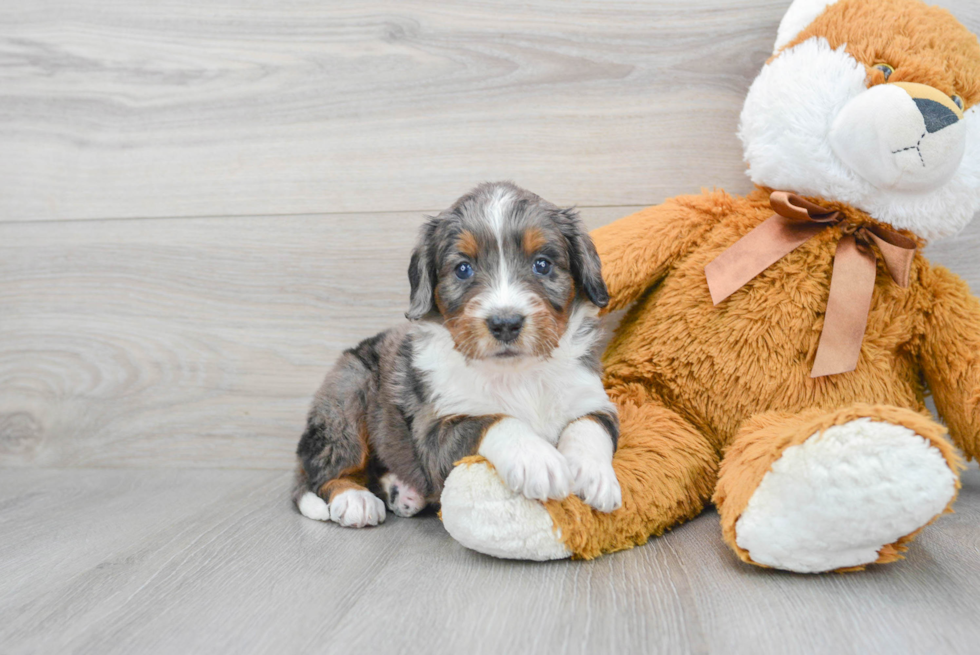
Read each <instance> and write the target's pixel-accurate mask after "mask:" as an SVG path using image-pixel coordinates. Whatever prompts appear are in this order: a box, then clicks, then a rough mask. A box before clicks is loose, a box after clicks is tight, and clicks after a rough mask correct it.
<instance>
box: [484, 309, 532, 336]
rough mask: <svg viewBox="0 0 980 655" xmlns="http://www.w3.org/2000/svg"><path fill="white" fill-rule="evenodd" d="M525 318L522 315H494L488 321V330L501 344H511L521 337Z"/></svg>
mask: <svg viewBox="0 0 980 655" xmlns="http://www.w3.org/2000/svg"><path fill="white" fill-rule="evenodd" d="M523 327H524V317H523V316H521V315H520V314H514V313H509V314H494V315H493V316H491V317H490V318H488V319H487V329H488V330H490V334H492V335H493V338H494V339H496V340H497V341H499V342H501V343H511V342H513V341H515V340H516V339H517V337H519V336H520V335H521V329H522V328H523Z"/></svg>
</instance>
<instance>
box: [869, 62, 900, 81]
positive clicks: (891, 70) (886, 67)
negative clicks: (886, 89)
mask: <svg viewBox="0 0 980 655" xmlns="http://www.w3.org/2000/svg"><path fill="white" fill-rule="evenodd" d="M873 68H876V69H878V70H880V71H881V72H882V73H883V74H884V76H885V81H886V82H887V81H888V78H889V77H891V76H892V73H894V72H895V69H894V68H892V67H891V66H889V65H888V64H875V65H874V66H873Z"/></svg>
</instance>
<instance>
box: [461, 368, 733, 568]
mask: <svg viewBox="0 0 980 655" xmlns="http://www.w3.org/2000/svg"><path fill="white" fill-rule="evenodd" d="M609 395H610V397H611V398H612V399H613V401H614V402H616V404H617V405H618V407H619V421H620V438H619V447H618V449H617V451H616V455H615V457H614V458H613V468H614V469H615V471H616V476H617V478H618V479H619V483H620V486H621V488H622V494H623V504H622V507H620V508H619V509H618V510H616V511H614V512H611V513H608V514H607V513H603V512H598V511H596V510H594V509H592V508H591V507H589V506H588V505H586V504H585V503H583V502H582V501H581V500H580V499H579V498H577V497H575V496H570V497H568V498H566V499H565V500H563V501H554V500H551V501H548V502H547V503H543V504H542V503H539V502H538V501H533V500H528V499H527V498H525V497H524V496H521V495H520V494H516V493H514V492H512V491H510V490H509V489H508V488H507V487H505V486H504V484H503V482H502V481H501V480H500V478H498V477H497V475H496V474H495V473H494V472H493V470H492V467H491V466H490V464H489V463H487V462H486V461H485V460H483V459H482V458H468V459H467V460H466V461H465V462H464V463H461V464H460V465H459V466H457V467H456V468H455V469H454V470H453V471H452V473H451V474H450V475H449V478H448V479H447V480H446V485H445V488H444V490H443V493H442V519H443V524H444V525H445V527H446V529H447V530H448V531H449V533H450V534H451V535H452V536H453V537H454V538H455V539H456V540H457V541H459V542H460V543H462V544H463V545H464V546H467V547H468V548H472V549H473V550H477V551H480V552H482V553H487V554H489V555H494V556H497V557H507V558H515V559H535V560H545V559H558V558H562V557H569V556H572V555H574V556H576V557H583V558H593V557H596V556H598V555H600V554H602V553H605V552H612V551H616V550H622V549H624V548H630V547H632V546H634V545H637V544H642V543H644V542H645V541H646V540H647V539H648V538H649V537H650V536H651V535H659V534H661V533H663V531H664V530H667V529H668V528H671V527H673V526H674V525H677V524H678V523H680V522H682V521H685V520H687V519H689V518H691V517H693V516H696V515H697V514H698V513H699V512H700V511H701V509H702V508H703V507H704V503H705V502H707V499H708V498H709V497H710V495H711V490H712V489H713V487H714V482H715V478H716V474H717V469H718V455H717V452H716V450H715V448H714V447H713V446H712V445H711V444H710V443H709V442H708V440H707V439H705V438H704V436H702V435H701V434H700V433H699V432H698V431H697V430H696V429H695V428H694V427H693V426H692V425H691V424H690V423H688V422H687V421H685V420H684V419H683V418H681V417H680V416H679V415H678V414H677V413H675V412H673V411H671V410H669V409H667V408H666V407H665V406H664V405H663V404H662V403H660V402H658V401H657V400H655V399H653V398H651V397H650V396H649V395H648V394H647V393H646V391H645V390H643V388H642V387H641V386H639V385H630V386H629V387H625V386H624V387H620V388H610V389H609Z"/></svg>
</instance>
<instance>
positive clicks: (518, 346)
mask: <svg viewBox="0 0 980 655" xmlns="http://www.w3.org/2000/svg"><path fill="white" fill-rule="evenodd" d="M408 277H409V281H410V283H411V305H410V308H409V311H408V313H407V314H406V316H407V317H408V318H409V319H410V322H408V323H405V324H403V325H400V326H398V327H395V328H392V329H390V330H387V331H385V332H382V333H381V334H378V335H377V336H374V337H371V338H370V339H367V340H365V341H363V342H361V343H360V344H358V345H357V346H356V347H355V348H352V349H350V350H348V351H346V352H345V353H344V354H343V355H342V356H341V357H340V359H339V360H338V361H337V363H336V364H335V365H334V367H333V369H332V370H331V371H330V373H328V374H327V377H326V379H325V380H324V382H323V385H322V386H321V387H320V390H319V391H318V392H317V394H316V397H315V398H314V400H313V406H312V408H311V409H310V414H309V418H308V421H307V427H306V431H305V432H304V433H303V436H302V437H301V438H300V442H299V447H298V449H297V454H298V455H299V459H300V469H299V474H298V483H297V488H296V491H295V494H294V500H295V501H296V504H297V506H298V508H299V510H300V512H302V514H303V515H304V516H307V517H309V518H311V519H318V520H321V521H326V520H332V521H335V522H337V523H339V524H340V525H344V526H351V527H363V526H367V525H377V524H378V523H380V522H382V521H384V519H385V502H387V505H388V507H389V508H390V509H391V510H392V511H393V512H394V513H395V514H398V515H399V516H412V515H413V514H415V513H417V512H418V511H420V510H421V509H423V508H424V507H425V506H426V505H427V504H429V503H436V502H438V501H439V494H440V493H441V491H442V486H443V482H444V480H445V479H446V476H447V475H448V474H449V472H450V471H451V470H452V468H453V465H454V463H455V462H456V461H457V460H459V459H460V458H461V457H465V456H467V455H472V454H476V453H478V454H480V455H483V456H484V457H486V458H487V459H488V460H489V461H490V462H491V463H492V464H493V465H494V467H496V469H497V472H498V473H499V474H500V476H501V477H502V479H503V480H504V481H505V482H506V484H507V485H508V486H509V487H510V488H512V489H513V490H515V491H517V492H520V493H522V494H524V495H525V496H527V497H529V498H536V499H539V500H545V499H548V498H558V499H560V498H564V497H566V496H567V495H568V494H569V493H575V494H577V495H578V496H580V497H581V498H582V499H583V500H584V501H585V502H586V503H588V504H589V505H591V506H593V507H595V508H596V509H598V510H600V511H603V512H611V511H613V510H614V509H616V508H618V507H619V506H620V504H621V494H620V487H619V482H618V481H617V480H616V475H615V473H614V472H613V468H612V456H613V452H614V450H615V448H616V440H617V438H618V420H617V416H616V408H615V406H614V405H613V404H612V403H611V402H610V401H609V398H608V397H607V396H606V392H605V390H604V389H603V386H602V380H601V369H600V363H599V355H600V352H599V349H600V332H599V319H598V318H597V314H598V308H600V307H604V306H605V305H606V304H607V303H608V300H609V298H608V294H607V291H606V285H605V283H604V282H603V280H602V274H601V270H600V265H599V256H598V255H597V254H596V250H595V247H594V246H593V244H592V240H591V239H590V238H589V236H588V234H587V233H586V232H585V230H584V228H583V226H582V223H581V221H580V220H579V218H578V216H577V214H576V213H575V212H574V211H573V210H571V209H559V208H558V207H556V206H554V205H552V204H551V203H549V202H546V201H545V200H542V199H541V198H539V197H538V196H536V195H534V194H533V193H530V192H528V191H525V190H524V189H521V188H519V187H517V186H515V185H513V184H510V183H498V184H484V185H481V186H479V187H477V188H476V189H474V190H473V191H471V192H470V193H468V194H466V195H465V196H463V197H462V198H460V199H459V200H457V201H456V203H455V204H454V205H453V206H452V207H450V208H449V209H447V210H446V211H444V212H442V213H441V214H439V215H438V216H436V217H435V218H431V219H430V220H429V221H428V222H427V223H426V224H425V225H424V227H423V228H422V231H421V236H420V238H419V241H418V244H417V246H416V248H415V251H414V252H413V253H412V259H411V263H410V264H409V271H408ZM379 496H380V497H379ZM381 498H384V500H385V502H382V500H381Z"/></svg>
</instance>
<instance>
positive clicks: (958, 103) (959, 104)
mask: <svg viewBox="0 0 980 655" xmlns="http://www.w3.org/2000/svg"><path fill="white" fill-rule="evenodd" d="M950 99H952V101H953V103H954V104H955V105H956V106H957V107H959V108H960V110H961V111H962V110H963V98H961V97H959V96H950Z"/></svg>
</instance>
